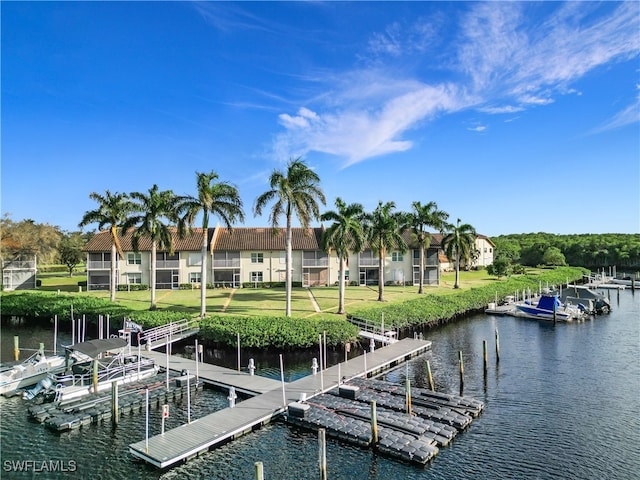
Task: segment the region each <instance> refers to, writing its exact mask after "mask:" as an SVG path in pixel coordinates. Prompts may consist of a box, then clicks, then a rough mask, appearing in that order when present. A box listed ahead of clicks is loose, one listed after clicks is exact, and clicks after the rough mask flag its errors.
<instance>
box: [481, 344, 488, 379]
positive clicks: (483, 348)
mask: <svg viewBox="0 0 640 480" xmlns="http://www.w3.org/2000/svg"><path fill="white" fill-rule="evenodd" d="M482 359H483V361H484V374H485V375H486V374H487V364H488V362H489V356H488V355H487V341H486V340H483V341H482Z"/></svg>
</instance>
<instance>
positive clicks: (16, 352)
mask: <svg viewBox="0 0 640 480" xmlns="http://www.w3.org/2000/svg"><path fill="white" fill-rule="evenodd" d="M13 359H14V360H15V361H16V362H17V361H18V360H20V337H19V336H18V335H14V336H13Z"/></svg>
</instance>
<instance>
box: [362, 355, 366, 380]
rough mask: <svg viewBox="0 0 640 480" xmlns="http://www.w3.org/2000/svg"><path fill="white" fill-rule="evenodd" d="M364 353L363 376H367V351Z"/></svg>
mask: <svg viewBox="0 0 640 480" xmlns="http://www.w3.org/2000/svg"><path fill="white" fill-rule="evenodd" d="M363 353H364V376H365V378H366V377H367V352H363Z"/></svg>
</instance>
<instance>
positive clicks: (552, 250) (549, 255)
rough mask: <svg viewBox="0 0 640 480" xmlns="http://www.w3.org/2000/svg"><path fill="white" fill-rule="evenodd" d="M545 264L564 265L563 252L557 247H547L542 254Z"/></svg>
mask: <svg viewBox="0 0 640 480" xmlns="http://www.w3.org/2000/svg"><path fill="white" fill-rule="evenodd" d="M542 261H543V262H544V263H545V265H566V262H565V258H564V255H563V253H562V252H561V251H560V249H559V248H557V247H549V248H547V250H546V251H545V252H544V255H543V256H542Z"/></svg>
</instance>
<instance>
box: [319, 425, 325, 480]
mask: <svg viewBox="0 0 640 480" xmlns="http://www.w3.org/2000/svg"><path fill="white" fill-rule="evenodd" d="M318 466H319V467H320V480H327V439H326V430H325V429H324V428H319V429H318Z"/></svg>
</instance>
